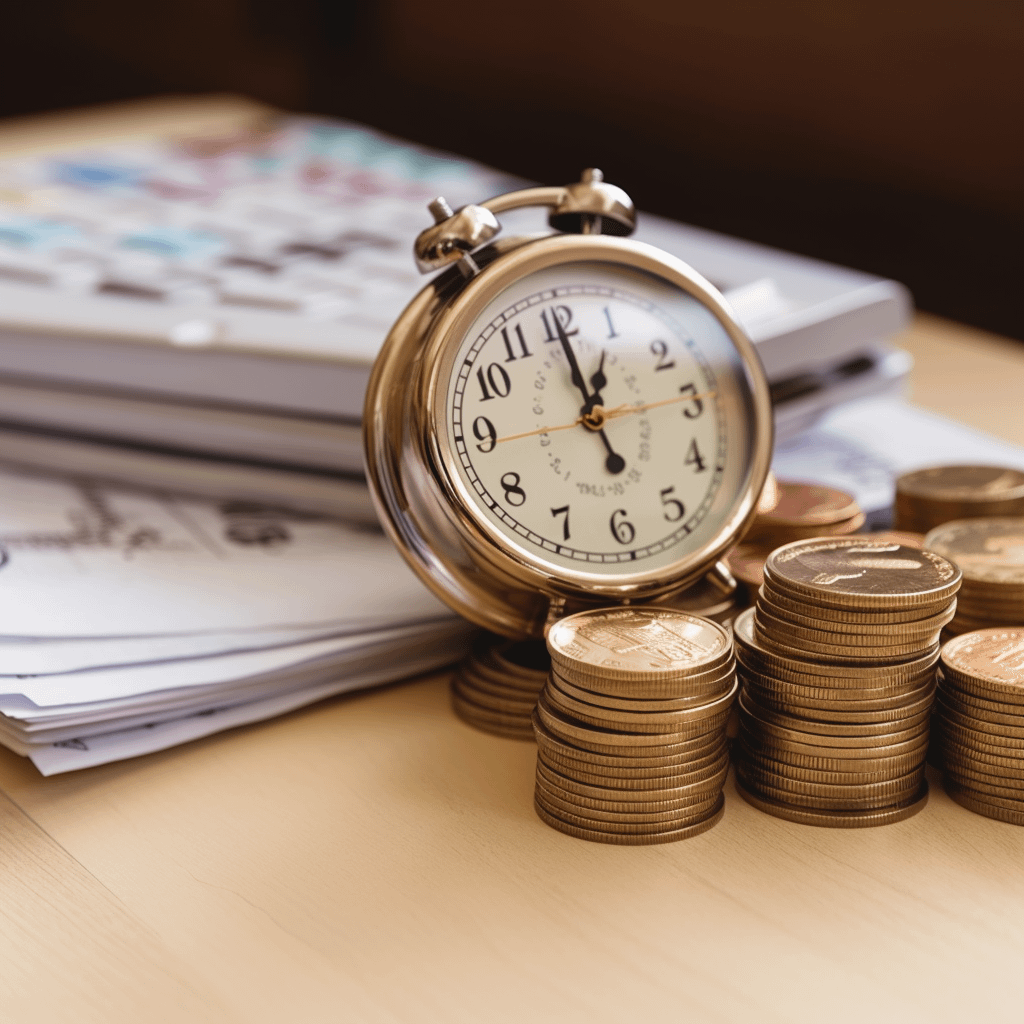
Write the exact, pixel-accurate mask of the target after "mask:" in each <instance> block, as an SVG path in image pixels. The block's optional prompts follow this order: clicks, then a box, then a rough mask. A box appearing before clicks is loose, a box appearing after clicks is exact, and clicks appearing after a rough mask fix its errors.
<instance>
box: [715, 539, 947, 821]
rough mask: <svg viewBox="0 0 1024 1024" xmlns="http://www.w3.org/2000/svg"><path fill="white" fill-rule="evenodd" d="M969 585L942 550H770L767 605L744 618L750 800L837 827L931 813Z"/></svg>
mask: <svg viewBox="0 0 1024 1024" xmlns="http://www.w3.org/2000/svg"><path fill="white" fill-rule="evenodd" d="M959 583H960V572H959V570H958V569H957V568H956V566H954V565H953V564H951V563H950V562H948V561H947V560H946V559H944V558H942V557H941V556H939V555H935V554H933V553H931V552H928V551H918V550H916V549H914V548H908V547H904V546H902V545H899V544H888V543H885V542H878V541H873V540H871V539H870V538H868V537H865V538H860V537H837V538H818V539H813V540H807V541H797V542H795V543H792V544H787V545H785V546H784V547H782V548H779V549H778V550H776V551H774V552H773V553H772V554H771V556H770V557H769V559H768V561H767V562H766V563H765V578H764V584H763V586H762V587H761V591H760V594H759V595H758V600H757V604H756V605H755V607H754V608H753V609H750V610H748V611H746V612H744V613H743V614H742V615H741V616H740V617H739V618H738V619H737V620H736V622H735V623H734V631H735V637H736V645H737V658H738V662H739V674H740V680H741V683H742V691H741V694H740V698H739V702H738V703H739V710H740V733H739V739H738V744H737V753H738V763H737V779H738V788H739V790H740V793H741V794H742V795H743V796H744V797H745V798H746V799H747V800H748V801H749V802H750V803H752V804H753V805H754V806H756V807H758V808H760V809H761V810H763V811H766V812H767V813H769V814H774V815H776V816H777V817H781V818H787V819H789V820H791V821H798V822H803V823H805V824H810V825H823V826H828V827H832V828H862V827H867V826H871V825H883V824H888V823H890V822H894V821H901V820H902V819H904V818H908V817H910V816H911V815H912V814H914V813H916V812H917V811H918V810H920V809H921V807H923V806H924V802H925V800H926V799H927V792H928V790H927V784H926V783H925V781H924V766H925V756H926V752H927V746H928V724H929V715H930V711H931V705H932V698H933V694H934V677H935V663H936V660H937V658H938V651H939V634H940V632H941V630H942V627H943V625H944V624H945V623H946V622H948V621H949V619H950V618H951V617H952V615H953V611H954V608H955V605H956V591H957V587H958V586H959Z"/></svg>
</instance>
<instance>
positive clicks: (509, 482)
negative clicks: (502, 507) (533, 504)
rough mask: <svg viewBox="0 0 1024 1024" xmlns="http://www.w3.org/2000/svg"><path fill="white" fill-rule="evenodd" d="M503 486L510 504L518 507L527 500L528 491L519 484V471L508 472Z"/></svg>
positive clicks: (504, 477)
mask: <svg viewBox="0 0 1024 1024" xmlns="http://www.w3.org/2000/svg"><path fill="white" fill-rule="evenodd" d="M501 486H502V487H503V488H504V490H505V501H507V502H508V504H510V505H515V506H517V507H518V506H519V505H522V504H523V503H524V502H525V501H526V491H524V490H523V489H522V487H520V486H519V474H518V473H506V474H505V475H504V476H503V477H502V478H501ZM567 518H568V517H567Z"/></svg>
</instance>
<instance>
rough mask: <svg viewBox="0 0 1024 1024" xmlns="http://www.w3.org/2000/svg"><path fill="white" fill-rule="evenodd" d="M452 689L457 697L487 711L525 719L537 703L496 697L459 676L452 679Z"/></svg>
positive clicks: (535, 701)
mask: <svg viewBox="0 0 1024 1024" xmlns="http://www.w3.org/2000/svg"><path fill="white" fill-rule="evenodd" d="M452 689H453V690H454V691H455V692H456V693H458V694H459V696H461V697H464V698H465V699H466V700H469V701H472V702H473V703H474V704H478V705H479V706H480V707H482V708H486V709H487V710H489V711H500V712H502V713H503V714H509V715H520V716H522V717H525V718H529V717H530V715H531V714H532V713H533V706H534V704H536V703H537V700H536V698H534V699H533V700H529V699H527V700H515V699H512V700H510V699H508V698H507V697H498V696H496V695H495V694H494V693H492V692H490V691H487V690H481V689H478V688H477V687H475V686H473V685H472V684H467V682H466V680H465V679H464V678H462V677H460V676H455V677H454V678H453V679H452Z"/></svg>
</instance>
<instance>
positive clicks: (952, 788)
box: [943, 775, 1024, 813]
mask: <svg viewBox="0 0 1024 1024" xmlns="http://www.w3.org/2000/svg"><path fill="white" fill-rule="evenodd" d="M943 785H944V786H945V787H946V792H947V793H949V795H950V796H952V795H953V794H954V793H966V794H967V795H968V796H972V797H974V798H975V799H977V800H984V801H985V803H987V804H993V805H995V806H996V807H1003V808H1005V809H1006V810H1008V811H1019V812H1021V813H1024V796H1020V795H1018V794H1016V793H1011V795H1010V796H1008V797H1007V796H996V795H995V794H994V793H990V792H985V791H982V790H980V789H977V788H975V787H973V786H963V785H961V784H960V783H959V782H957V781H956V780H954V779H951V778H950V777H949V776H948V775H947V776H946V778H945V779H943Z"/></svg>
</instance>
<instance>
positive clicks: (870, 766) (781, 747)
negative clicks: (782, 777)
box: [738, 729, 928, 775]
mask: <svg viewBox="0 0 1024 1024" xmlns="http://www.w3.org/2000/svg"><path fill="white" fill-rule="evenodd" d="M738 742H739V744H740V747H741V749H742V750H743V751H744V753H743V755H742V756H743V757H757V758H758V759H760V760H763V761H769V762H770V761H777V762H779V763H781V764H788V765H791V766H793V767H795V768H813V769H816V770H818V771H830V772H861V773H868V772H876V771H888V772H891V773H892V774H893V775H904V774H906V773H907V772H909V771H912V770H913V769H914V768H916V767H917V766H918V765H919V764H923V763H924V759H925V755H926V753H927V750H928V741H927V738H925V741H924V742H923V743H917V744H916V745H914V744H910V745H902V744H901V745H900V750H899V752H894V751H892V749H891V748H886V747H881V748H878V749H877V750H876V751H875V752H874V753H875V756H873V757H872V756H867V755H870V753H871V751H870V750H869V751H867V752H866V755H865V756H863V757H861V756H852V757H851V756H849V754H850V749H849V748H845V749H844V750H843V751H842V756H839V755H837V754H829V753H828V748H824V747H808V748H803V747H797V746H796V744H793V743H786V742H784V741H783V742H779V741H776V740H775V739H773V738H772V739H768V738H763V739H759V738H758V737H757V736H751V735H750V734H749V733H748V732H746V731H745V730H743V729H741V730H740V735H739V739H738ZM808 750H809V751H810V752H807V751H808ZM814 751H818V753H815V752H814ZM854 754H855V755H856V750H854Z"/></svg>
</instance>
